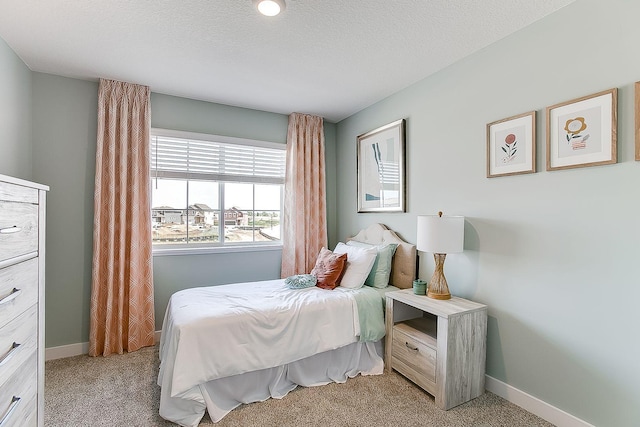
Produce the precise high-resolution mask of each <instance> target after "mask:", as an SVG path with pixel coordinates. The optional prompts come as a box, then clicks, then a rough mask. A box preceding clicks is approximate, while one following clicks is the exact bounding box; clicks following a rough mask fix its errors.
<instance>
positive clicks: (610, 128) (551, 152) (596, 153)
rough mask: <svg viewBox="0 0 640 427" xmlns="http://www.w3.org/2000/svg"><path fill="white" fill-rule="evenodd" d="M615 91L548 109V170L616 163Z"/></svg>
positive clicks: (616, 93)
mask: <svg viewBox="0 0 640 427" xmlns="http://www.w3.org/2000/svg"><path fill="white" fill-rule="evenodd" d="M617 95H618V90H617V89H616V88H613V89H609V90H606V91H603V92H598V93H595V94H593V95H588V96H584V97H582V98H578V99H574V100H571V101H567V102H563V103H560V104H556V105H552V106H550V107H547V170H549V171H551V170H558V169H569V168H580V167H585V166H597V165H607V164H611V163H616V161H617V146H616V134H617V129H616V128H617Z"/></svg>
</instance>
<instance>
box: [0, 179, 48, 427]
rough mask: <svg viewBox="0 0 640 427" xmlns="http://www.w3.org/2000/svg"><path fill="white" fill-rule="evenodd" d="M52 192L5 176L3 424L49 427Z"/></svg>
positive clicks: (0, 331)
mask: <svg viewBox="0 0 640 427" xmlns="http://www.w3.org/2000/svg"><path fill="white" fill-rule="evenodd" d="M48 190H49V187H47V186H44V185H40V184H35V183H32V182H28V181H24V180H21V179H17V178H12V177H9V176H5V175H0V427H9V426H11V427H18V426H20V427H22V426H39V427H42V426H44V252H45V246H44V239H45V206H46V192H47V191H48Z"/></svg>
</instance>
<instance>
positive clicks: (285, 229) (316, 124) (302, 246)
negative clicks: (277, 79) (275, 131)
mask: <svg viewBox="0 0 640 427" xmlns="http://www.w3.org/2000/svg"><path fill="white" fill-rule="evenodd" d="M323 246H325V247H326V246H327V216H326V196H325V159H324V127H323V120H322V117H318V116H310V115H307V114H300V113H293V114H291V115H290V116H289V129H288V132H287V169H286V173H285V187H284V219H283V224H282V270H281V275H282V277H288V276H291V275H294V274H303V273H309V272H311V270H312V269H313V266H314V265H315V261H316V257H317V256H318V253H319V252H320V249H321V248H322V247H323Z"/></svg>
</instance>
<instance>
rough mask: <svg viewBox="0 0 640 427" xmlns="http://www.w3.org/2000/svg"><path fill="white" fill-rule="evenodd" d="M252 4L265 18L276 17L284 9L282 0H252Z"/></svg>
mask: <svg viewBox="0 0 640 427" xmlns="http://www.w3.org/2000/svg"><path fill="white" fill-rule="evenodd" d="M253 4H254V5H255V6H256V7H257V8H258V11H259V12H260V13H261V14H263V15H265V16H276V15H277V14H279V13H280V12H282V11H283V10H284V8H285V4H284V0H253Z"/></svg>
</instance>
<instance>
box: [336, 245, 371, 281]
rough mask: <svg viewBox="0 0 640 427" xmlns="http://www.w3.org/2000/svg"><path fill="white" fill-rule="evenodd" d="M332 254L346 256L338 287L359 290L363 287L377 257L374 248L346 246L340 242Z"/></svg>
mask: <svg viewBox="0 0 640 427" xmlns="http://www.w3.org/2000/svg"><path fill="white" fill-rule="evenodd" d="M333 253H334V254H347V265H346V266H345V268H344V273H343V274H342V280H340V286H342V287H343V288H349V289H359V288H361V287H362V285H364V281H365V280H367V276H368V275H369V273H370V272H371V267H373V263H374V262H375V260H376V256H377V255H378V251H377V250H376V248H359V247H356V246H347V245H345V244H344V243H342V242H340V243H338V244H337V245H336V248H335V249H334V250H333Z"/></svg>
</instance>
